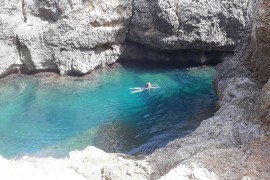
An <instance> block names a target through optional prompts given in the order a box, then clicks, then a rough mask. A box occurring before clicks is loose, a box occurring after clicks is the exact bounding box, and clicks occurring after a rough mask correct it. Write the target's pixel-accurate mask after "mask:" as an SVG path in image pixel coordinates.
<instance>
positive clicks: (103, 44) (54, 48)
mask: <svg viewBox="0 0 270 180" xmlns="http://www.w3.org/2000/svg"><path fill="white" fill-rule="evenodd" d="M0 5H1V7H0V8H1V16H0V22H1V24H0V28H1V32H0V33H1V34H0V35H1V39H0V44H1V50H0V52H1V53H0V74H1V73H3V72H4V71H5V70H6V69H7V68H8V67H9V66H10V65H12V64H13V65H14V64H23V65H24V70H25V71H26V72H38V71H55V72H60V74H85V73H88V72H90V71H92V70H93V69H95V68H97V67H102V66H105V65H107V64H112V63H114V62H115V61H116V60H117V59H118V57H119V55H120V54H121V53H122V51H123V48H124V47H123V45H124V41H125V38H126V33H127V30H128V29H127V28H128V24H129V21H130V17H131V9H132V8H131V0H117V1H115V0H109V1H108V0H93V1H92V0H91V1H89V0H83V1H69V0H64V1H59V0H45V1H38V0H13V1H5V0H1V1H0Z"/></svg>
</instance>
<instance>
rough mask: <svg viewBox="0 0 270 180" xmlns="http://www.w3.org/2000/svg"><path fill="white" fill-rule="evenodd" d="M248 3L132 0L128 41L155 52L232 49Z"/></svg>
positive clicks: (245, 21) (244, 21)
mask: <svg viewBox="0 0 270 180" xmlns="http://www.w3.org/2000/svg"><path fill="white" fill-rule="evenodd" d="M251 2H252V1H250V0H234V1H231V0H200V1H191V0H134V1H133V16H132V19H131V24H130V31H129V35H128V40H129V41H131V42H136V43H139V44H142V45H145V46H147V47H150V48H154V49H159V50H161V49H166V50H177V49H200V50H205V51H206V50H221V51H230V50H234V48H235V46H236V45H237V44H238V42H239V40H240V39H241V37H243V35H244V33H243V32H244V30H245V29H246V27H247V25H248V23H249V22H250V18H251V10H252V3H251Z"/></svg>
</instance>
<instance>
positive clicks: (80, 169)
mask: <svg viewBox="0 0 270 180" xmlns="http://www.w3.org/2000/svg"><path fill="white" fill-rule="evenodd" d="M0 171H1V173H0V179H9V180H17V179H36V180H41V179H44V180H45V179H50V180H58V179H70V180H86V179H115V180H126V179H138V180H140V179H146V178H147V176H148V175H149V174H151V168H150V167H149V165H147V163H146V162H145V161H144V160H135V159H132V158H130V159H129V158H128V157H127V156H125V155H120V154H107V153H105V152H103V151H101V150H99V149H97V148H95V147H88V148H86V149H85V150H84V151H74V152H71V153H70V157H69V158H66V159H53V158H32V157H23V158H21V159H20V160H9V161H8V160H6V159H4V158H2V157H1V156H0Z"/></svg>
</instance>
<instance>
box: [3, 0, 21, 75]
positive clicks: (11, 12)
mask: <svg viewBox="0 0 270 180" xmlns="http://www.w3.org/2000/svg"><path fill="white" fill-rule="evenodd" d="M21 7H22V5H21V4H20V2H19V1H18V0H10V1H4V0H0V12H1V13H0V77H1V74H2V76H5V75H7V74H9V73H10V72H12V71H14V70H15V71H16V67H19V66H20V65H21V64H22V62H21V61H20V58H19V54H18V51H17V47H16V46H17V40H16V30H17V29H18V27H19V26H20V25H22V24H23V23H24V21H23V13H22V8H21Z"/></svg>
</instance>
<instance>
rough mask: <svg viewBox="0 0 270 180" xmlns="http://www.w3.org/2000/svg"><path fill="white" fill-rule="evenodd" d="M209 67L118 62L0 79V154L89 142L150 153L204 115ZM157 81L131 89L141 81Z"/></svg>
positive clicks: (208, 105)
mask: <svg viewBox="0 0 270 180" xmlns="http://www.w3.org/2000/svg"><path fill="white" fill-rule="evenodd" d="M214 75H215V69H214V68H213V67H199V68H182V69H179V68H178V69H176V68H165V69H164V68H163V69H161V68H139V67H137V68H131V67H129V68H119V69H113V70H108V71H100V72H96V73H95V74H92V75H89V76H87V77H83V78H70V77H69V78H67V77H57V76H56V77H35V76H32V77H24V76H23V77H16V78H12V79H9V80H2V81H0V154H1V155H2V156H4V157H7V158H10V157H16V156H21V155H25V154H28V155H32V156H54V157H63V156H67V155H68V152H70V151H72V150H76V149H79V150H82V149H84V148H85V147H87V146H88V145H94V146H96V147H99V148H101V149H103V150H105V151H107V152H124V153H128V154H137V153H150V152H152V151H153V150H155V149H157V148H159V147H162V146H164V145H166V143H168V142H169V141H172V140H174V139H176V138H178V137H183V136H185V135H187V134H189V133H191V132H192V131H193V130H194V129H195V128H196V127H198V126H199V124H200V122H201V121H202V120H204V119H206V118H208V117H210V116H212V115H213V114H214V112H215V110H216V108H215V103H216V100H217V97H216V95H215V93H214V91H213V87H212V80H213V77H214ZM149 81H150V82H152V83H156V84H158V85H159V86H160V87H161V88H159V89H153V90H151V91H144V92H141V93H135V94H131V93H130V92H131V90H130V89H129V88H130V87H138V86H144V85H145V84H146V83H147V82H149Z"/></svg>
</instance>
